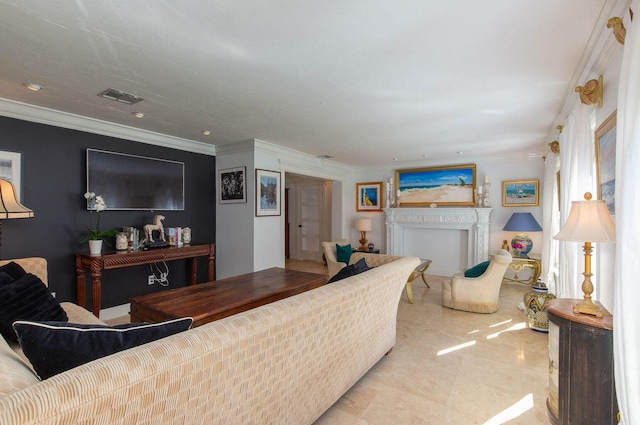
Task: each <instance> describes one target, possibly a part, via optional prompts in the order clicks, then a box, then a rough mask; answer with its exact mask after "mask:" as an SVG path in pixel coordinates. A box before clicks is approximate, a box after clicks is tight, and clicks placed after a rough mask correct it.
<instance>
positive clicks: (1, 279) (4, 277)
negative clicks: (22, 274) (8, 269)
mask: <svg viewBox="0 0 640 425" xmlns="http://www.w3.org/2000/svg"><path fill="white" fill-rule="evenodd" d="M14 281H15V279H14V278H12V277H11V275H9V274H8V273H5V272H0V286H2V285H8V284H9V283H13V282H14Z"/></svg>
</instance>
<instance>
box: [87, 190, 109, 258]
mask: <svg viewBox="0 0 640 425" xmlns="http://www.w3.org/2000/svg"><path fill="white" fill-rule="evenodd" d="M84 198H85V199H86V200H87V208H88V209H89V210H90V211H91V212H92V213H93V212H94V211H95V212H96V214H97V216H98V219H97V220H96V226H95V227H94V228H91V227H89V226H87V229H88V230H89V235H88V236H87V237H85V238H83V239H82V242H84V241H89V253H90V254H91V255H100V253H101V252H102V242H103V241H104V239H105V238H107V237H110V236H115V235H116V234H117V233H118V231H117V230H115V229H109V230H103V231H101V230H100V212H101V211H104V210H106V209H107V204H106V202H105V201H104V198H103V197H102V195H96V194H95V193H93V192H86V193H85V194H84Z"/></svg>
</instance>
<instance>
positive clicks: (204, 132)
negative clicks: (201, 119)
mask: <svg viewBox="0 0 640 425" xmlns="http://www.w3.org/2000/svg"><path fill="white" fill-rule="evenodd" d="M200 133H202V134H204V135H205V136H210V135H211V131H209V130H202V131H201V132H200Z"/></svg>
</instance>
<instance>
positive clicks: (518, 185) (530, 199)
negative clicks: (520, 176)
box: [502, 180, 540, 207]
mask: <svg viewBox="0 0 640 425" xmlns="http://www.w3.org/2000/svg"><path fill="white" fill-rule="evenodd" d="M539 185H540V184H539V181H538V180H514V181H503V182H502V206H503V207H537V206H538V205H539V204H540V191H539V189H538V188H539Z"/></svg>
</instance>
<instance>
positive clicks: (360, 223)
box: [356, 218, 371, 251]
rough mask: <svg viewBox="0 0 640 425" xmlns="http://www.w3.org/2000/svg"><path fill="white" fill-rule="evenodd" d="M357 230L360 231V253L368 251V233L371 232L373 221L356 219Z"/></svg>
mask: <svg viewBox="0 0 640 425" xmlns="http://www.w3.org/2000/svg"><path fill="white" fill-rule="evenodd" d="M356 230H359V231H360V240H359V241H358V242H360V247H359V248H358V251H368V250H369V248H368V247H367V242H368V241H367V232H370V231H371V219H370V218H358V219H356Z"/></svg>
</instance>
